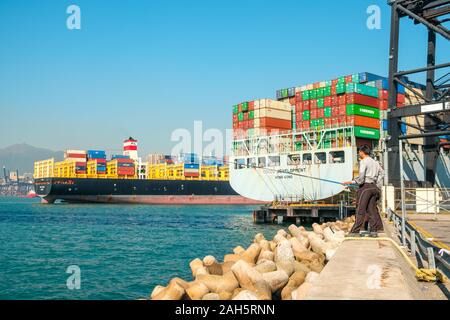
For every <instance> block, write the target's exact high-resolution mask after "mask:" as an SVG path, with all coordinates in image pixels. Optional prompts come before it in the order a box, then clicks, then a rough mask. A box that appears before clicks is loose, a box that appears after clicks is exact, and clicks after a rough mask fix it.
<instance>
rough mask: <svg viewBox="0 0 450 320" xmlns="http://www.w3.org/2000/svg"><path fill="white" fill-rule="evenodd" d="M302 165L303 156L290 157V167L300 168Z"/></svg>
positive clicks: (293, 155)
mask: <svg viewBox="0 0 450 320" xmlns="http://www.w3.org/2000/svg"><path fill="white" fill-rule="evenodd" d="M300 163H301V156H300V155H299V154H291V155H289V156H288V165H290V166H298V165H300Z"/></svg>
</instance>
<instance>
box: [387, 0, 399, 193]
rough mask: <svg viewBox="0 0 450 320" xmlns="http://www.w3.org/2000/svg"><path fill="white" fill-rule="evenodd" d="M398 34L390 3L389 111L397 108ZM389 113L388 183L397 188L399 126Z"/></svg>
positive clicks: (395, 14) (394, 6)
mask: <svg viewBox="0 0 450 320" xmlns="http://www.w3.org/2000/svg"><path fill="white" fill-rule="evenodd" d="M399 34H400V17H399V10H398V7H397V2H396V1H395V2H394V3H392V9H391V34H390V44H389V109H394V110H395V109H396V108H397V91H398V90H397V82H396V80H395V75H396V73H397V72H398V49H399V36H400V35H399ZM389 115H390V112H389V113H388V122H389V123H388V134H389V135H390V136H391V139H390V140H389V141H388V146H387V147H388V150H389V153H388V161H389V166H388V168H387V169H388V175H387V176H388V181H385V183H386V185H387V184H388V183H391V184H392V183H394V185H395V186H397V187H398V181H397V180H396V179H395V177H396V176H397V172H398V170H399V167H398V158H399V151H398V149H397V147H398V141H399V139H398V137H399V136H400V126H399V124H398V118H391V117H390V116H389Z"/></svg>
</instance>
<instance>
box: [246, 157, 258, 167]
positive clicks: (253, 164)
mask: <svg viewBox="0 0 450 320" xmlns="http://www.w3.org/2000/svg"><path fill="white" fill-rule="evenodd" d="M247 166H248V168H256V158H248V161H247Z"/></svg>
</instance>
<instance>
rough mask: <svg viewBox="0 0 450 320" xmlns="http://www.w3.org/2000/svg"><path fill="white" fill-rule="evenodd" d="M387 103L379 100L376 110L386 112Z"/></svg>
mask: <svg viewBox="0 0 450 320" xmlns="http://www.w3.org/2000/svg"><path fill="white" fill-rule="evenodd" d="M388 105H389V104H388V101H387V100H380V101H378V109H380V110H387V109H388Z"/></svg>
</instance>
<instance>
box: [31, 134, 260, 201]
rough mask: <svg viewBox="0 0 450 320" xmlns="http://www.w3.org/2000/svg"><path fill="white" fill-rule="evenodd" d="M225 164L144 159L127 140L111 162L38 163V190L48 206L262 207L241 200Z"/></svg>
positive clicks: (74, 157) (101, 155)
mask: <svg viewBox="0 0 450 320" xmlns="http://www.w3.org/2000/svg"><path fill="white" fill-rule="evenodd" d="M228 172H229V169H228V166H226V165H224V161H223V160H217V159H208V160H202V159H200V158H199V157H198V156H197V155H194V154H189V155H181V156H179V157H178V158H177V159H174V158H173V157H169V156H162V155H154V156H152V157H151V159H149V161H147V162H143V161H142V160H141V159H140V158H139V157H138V146H137V140H135V139H133V138H129V139H127V140H126V141H124V144H123V154H122V155H113V156H111V158H110V160H107V155H106V152H105V151H101V150H88V151H85V150H67V151H66V153H65V159H64V161H61V162H55V160H54V159H48V160H43V161H38V162H36V163H35V167H34V180H35V191H36V193H37V195H38V196H40V197H41V198H42V200H43V202H46V203H54V202H55V201H58V200H62V201H66V202H78V203H79V202H84V203H86V202H88V203H142V204H193V205H207V204H220V205H236V204H240V205H245V204H259V203H261V201H255V200H251V199H249V198H246V197H243V196H241V195H239V194H238V193H237V192H236V191H234V190H233V188H232V187H231V185H230V183H229V173H228Z"/></svg>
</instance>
